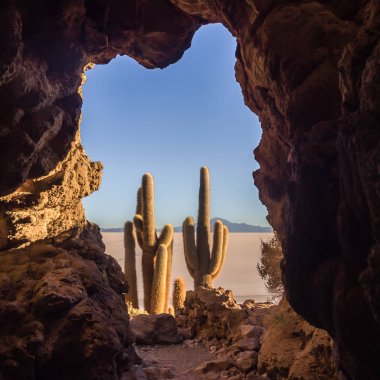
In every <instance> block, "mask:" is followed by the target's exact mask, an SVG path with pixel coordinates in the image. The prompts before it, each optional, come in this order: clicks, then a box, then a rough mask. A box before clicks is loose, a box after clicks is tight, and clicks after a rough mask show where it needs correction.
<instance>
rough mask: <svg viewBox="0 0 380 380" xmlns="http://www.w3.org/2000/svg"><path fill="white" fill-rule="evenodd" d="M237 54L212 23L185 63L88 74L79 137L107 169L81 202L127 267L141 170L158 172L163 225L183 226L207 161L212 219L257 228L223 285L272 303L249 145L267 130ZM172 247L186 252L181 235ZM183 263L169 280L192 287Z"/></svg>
mask: <svg viewBox="0 0 380 380" xmlns="http://www.w3.org/2000/svg"><path fill="white" fill-rule="evenodd" d="M235 50H236V40H235V39H234V38H233V37H232V36H231V34H230V33H229V31H228V30H227V29H226V28H225V27H224V26H222V25H221V24H214V25H207V26H203V27H202V28H201V29H199V30H198V31H197V33H196V34H195V36H194V38H193V41H192V46H191V48H190V49H189V50H187V51H186V53H185V55H184V56H183V57H182V58H181V60H180V61H179V62H177V63H175V64H174V65H171V66H169V67H167V68H165V69H164V70H158V69H156V70H147V69H146V68H144V67H143V66H141V65H139V64H138V63H137V62H136V61H134V60H133V59H132V58H129V57H127V56H123V57H120V56H118V57H116V58H114V59H113V60H112V61H111V62H109V63H108V64H107V65H97V66H94V67H93V68H91V69H90V70H88V71H86V73H85V74H86V83H85V84H84V86H83V89H82V91H83V107H82V121H81V141H82V144H83V147H84V148H85V151H86V153H87V154H88V156H89V157H90V159H92V160H99V161H101V162H102V164H103V174H102V184H101V186H100V188H99V190H97V191H96V192H94V193H92V194H91V195H90V196H89V197H87V198H84V199H83V204H84V208H85V211H86V217H87V219H88V220H90V221H91V222H95V223H96V224H97V225H99V226H100V227H101V228H102V229H103V231H102V233H103V238H104V242H105V245H106V253H108V254H111V255H112V256H113V257H115V258H116V259H117V260H118V262H119V264H120V265H121V266H122V268H124V247H122V241H123V237H122V234H121V233H120V230H121V231H122V227H123V225H124V223H125V221H126V220H132V219H133V216H134V213H135V207H136V205H135V198H136V191H137V189H138V187H139V186H140V181H141V177H142V174H143V173H145V172H150V173H152V174H153V176H154V178H155V209H156V213H155V215H156V224H157V227H158V228H159V229H160V228H162V227H163V226H164V225H165V224H166V223H170V224H172V225H173V226H174V227H177V228H178V227H179V226H182V223H183V220H184V219H185V218H186V217H187V216H189V215H192V216H193V217H194V218H196V215H197V213H198V187H199V169H200V167H201V166H203V165H206V166H208V167H209V170H210V177H211V187H212V192H211V212H212V214H211V218H222V219H225V220H228V221H230V222H233V223H237V224H241V223H245V224H247V225H248V226H236V225H235V226H234V227H235V229H236V230H235V231H232V232H237V233H238V232H242V231H251V232H252V231H255V232H253V235H252V234H249V235H250V236H248V235H246V236H245V237H243V236H242V237H241V238H240V240H239V239H238V237H237V235H235V234H234V235H233V238H230V244H231V245H232V247H231V252H229V256H230V257H228V256H227V261H226V264H225V266H224V271H223V272H222V273H221V276H220V278H218V279H217V281H216V286H222V287H224V288H227V289H232V290H233V291H234V296H235V299H237V300H239V301H244V300H245V299H255V300H256V301H266V300H267V299H268V297H269V294H268V293H267V290H266V289H265V286H264V283H263V281H262V280H261V279H260V277H259V276H258V274H257V271H256V265H257V263H258V258H259V252H260V242H261V240H260V239H263V240H267V239H269V237H270V236H271V233H270V228H269V226H268V222H267V221H266V209H265V207H264V206H263V205H262V204H261V202H260V201H259V198H258V193H257V189H256V188H255V186H254V184H253V180H252V176H251V173H252V172H253V171H254V170H256V169H257V168H258V164H257V162H256V161H254V158H253V155H252V148H253V147H255V146H257V145H258V143H259V140H260V138H261V128H260V125H259V121H258V119H257V117H256V116H255V115H254V114H252V112H251V111H250V110H249V109H248V108H247V107H246V106H245V105H244V102H243V97H242V94H241V88H240V86H239V85H238V83H237V82H236V79H235V71H234V65H235V60H236V59H235ZM234 227H233V228H234ZM239 228H240V230H239ZM115 230H116V231H118V232H113V233H110V231H115ZM259 231H261V232H262V235H260V236H259V235H258V233H259ZM174 244H175V247H177V248H176V252H175V255H179V256H183V254H184V253H183V252H182V248H180V246H181V244H182V236H181V234H177V235H176V236H175V242H174ZM137 250H138V252H137V256H138V257H139V256H140V255H141V252H140V251H139V249H138V247H137ZM232 257H234V258H235V259H234V260H232ZM238 257H239V259H238ZM182 259H183V257H181V258H176V259H175V263H174V264H175V265H174V271H173V275H172V278H175V277H178V276H181V277H184V278H185V280H186V283H187V284H188V286H189V287H190V288H191V287H192V282H193V281H192V279H191V277H190V275H189V274H188V272H187V270H186V268H185V263H184V260H182ZM138 260H139V261H140V260H141V259H140V258H139V259H138ZM244 263H245V264H244ZM239 265H240V266H239ZM140 271H141V268H140V263H139V262H138V272H140ZM238 273H240V276H238ZM138 277H139V278H138V282H139V285H140V289H139V295H140V296H142V290H141V288H142V284H141V281H140V280H141V276H138ZM141 303H142V302H141V299H140V304H141Z"/></svg>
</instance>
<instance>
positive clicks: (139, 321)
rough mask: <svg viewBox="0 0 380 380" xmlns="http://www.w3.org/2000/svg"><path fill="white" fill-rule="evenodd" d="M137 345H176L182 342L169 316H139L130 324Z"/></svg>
mask: <svg viewBox="0 0 380 380" xmlns="http://www.w3.org/2000/svg"><path fill="white" fill-rule="evenodd" d="M130 326H131V329H132V331H133V332H134V333H135V336H136V343H137V344H147V345H152V344H177V343H180V342H181V341H182V338H181V336H180V335H179V333H178V329H177V326H176V321H175V319H174V317H173V316H172V315H170V314H157V315H156V314H150V315H149V314H140V315H136V316H135V317H134V318H133V319H132V320H131V322H130Z"/></svg>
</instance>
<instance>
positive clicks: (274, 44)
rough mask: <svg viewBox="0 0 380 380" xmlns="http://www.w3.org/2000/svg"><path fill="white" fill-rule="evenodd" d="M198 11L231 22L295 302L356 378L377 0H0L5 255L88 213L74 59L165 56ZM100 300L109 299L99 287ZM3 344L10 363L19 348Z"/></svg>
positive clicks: (372, 162)
mask: <svg viewBox="0 0 380 380" xmlns="http://www.w3.org/2000/svg"><path fill="white" fill-rule="evenodd" d="M208 22H221V23H223V24H224V25H225V26H226V27H227V28H228V29H229V30H230V31H231V33H232V34H233V35H234V36H235V37H236V39H237V43H238V47H237V52H236V57H237V63H236V78H237V80H238V81H239V83H240V85H241V87H242V91H243V95H244V99H245V102H246V104H247V106H248V107H250V109H251V110H252V111H254V112H255V113H257V114H258V115H259V117H260V121H261V124H262V127H263V136H262V140H261V143H260V145H259V147H258V148H257V149H256V150H255V157H256V159H257V160H258V161H259V163H260V169H259V170H258V171H257V172H256V173H255V174H254V178H255V183H256V185H257V186H258V188H259V192H260V198H261V200H262V201H263V202H264V204H265V205H266V206H267V208H268V212H269V221H270V223H271V225H272V226H273V227H274V229H275V230H276V231H277V232H278V233H279V235H280V238H281V241H282V244H283V248H284V252H285V260H284V263H283V274H284V280H285V285H286V292H287V297H288V299H289V302H290V303H291V304H292V306H293V307H294V308H295V310H296V311H297V312H298V313H300V314H302V315H303V316H304V317H305V318H306V319H307V320H308V321H309V322H311V323H312V324H314V325H316V326H318V327H321V328H324V329H327V330H328V332H329V333H330V335H331V336H332V337H333V338H334V339H335V341H336V343H337V346H338V350H339V353H340V358H341V361H342V365H343V367H344V369H345V371H346V372H347V374H348V375H349V376H350V377H351V378H355V379H366V380H367V379H378V378H379V377H380V362H379V360H378V352H380V342H379V341H380V338H379V336H380V334H379V317H380V302H379V300H380V279H379V273H380V258H379V256H380V248H379V247H380V244H379V239H380V179H379V178H380V175H379V157H380V148H379V134H380V131H379V128H378V126H379V116H380V115H379V109H380V107H379V106H380V105H379V102H380V96H379V92H380V91H379V77H380V65H379V57H380V43H379V4H378V2H377V1H375V0H367V1H366V0H360V1H343V0H333V1H330V2H326V1H322V0H319V1H303V2H298V1H295V0H289V1H286V2H284V1H263V0H242V1H235V0H226V1H221V0H215V1H212V2H211V1H207V0H197V1H189V0H171V1H169V0H158V1H157V0H155V1H153V0H147V1H142V0H141V1H140V0H131V1H127V2H125V1H121V0H115V1H112V2H109V1H105V0H99V1H95V2H92V1H85V0H80V1H76V0H75V1H74V0H69V1H63V0H60V1H55V2H26V3H25V4H24V3H23V4H22V5H20V3H19V2H16V1H12V0H9V1H3V2H2V3H1V4H0V25H1V28H0V39H1V41H2V50H1V53H0V109H1V112H0V178H1V181H0V196H2V198H1V200H0V249H2V250H3V251H5V252H4V253H2V254H1V255H0V267H4V266H5V264H4V263H5V262H6V261H7V260H9V257H10V256H9V255H12V254H15V253H12V251H8V250H9V248H11V247H24V248H25V249H26V248H27V247H28V245H29V244H30V243H32V242H35V243H33V244H36V243H37V242H41V241H44V242H45V243H47V244H53V243H54V241H55V244H57V245H62V244H64V242H65V239H67V238H68V237H69V236H71V235H72V233H74V232H73V231H78V233H80V231H81V230H83V228H84V227H85V225H86V222H85V216H84V214H83V209H82V206H81V204H80V198H81V197H83V196H85V195H88V194H89V193H90V192H91V191H93V190H95V189H96V188H97V186H99V179H100V169H101V168H100V165H99V164H96V163H90V161H89V160H88V159H87V158H86V156H85V154H84V152H83V151H82V148H81V147H80V145H79V144H80V143H79V141H78V140H76V136H77V133H78V128H79V118H80V108H81V103H82V99H81V96H80V86H81V83H82V74H83V70H84V67H85V66H86V65H87V64H89V63H91V62H92V63H106V62H108V61H109V60H110V59H112V58H113V57H115V56H116V55H117V54H128V55H130V56H132V57H134V58H135V59H136V60H137V61H138V62H140V63H141V64H143V65H145V66H146V67H148V68H153V67H161V68H163V67H165V66H167V65H168V64H171V63H174V62H176V61H177V60H178V59H179V58H180V57H181V56H182V54H183V52H184V50H185V49H187V48H188V47H189V46H190V43H191V39H192V36H193V34H194V32H195V31H196V30H197V29H198V28H199V27H200V26H201V25H202V24H205V23H208ZM126 91H128V89H126ZM75 141H76V142H75ZM46 240H47V241H46ZM37 244H39V243H37ZM93 244H94V245H95V246H97V245H99V244H100V243H99V242H97V240H96V239H94V241H93ZM24 248H23V249H24ZM20 257H22V255H20ZM41 257H43V254H42V253H41ZM3 261H4V263H3ZM92 261H93V263H95V264H94V265H96V266H99V265H100V264H99V263H97V261H96V260H93V259H92ZM73 270H74V269H73ZM74 271H75V270H74ZM46 274H47V273H46ZM99 281H100V280H99ZM104 286H108V285H104ZM78 287H79V285H78ZM16 290H17V288H16V287H15V288H14V289H13V291H15V292H16ZM108 290H109V291H111V290H110V289H108ZM19 291H20V292H22V291H21V290H19ZM16 293H17V292H16ZM16 293H15V294H16ZM16 295H17V294H16ZM29 297H33V294H30V295H29ZM4 299H5V300H7V299H8V298H4ZM2 302H6V301H2ZM7 302H9V303H11V302H13V301H11V300H9V301H7ZM6 306H7V304H6V303H5V304H4V303H3V306H2V308H4V307H6ZM98 307H99V309H98V310H100V312H101V313H103V315H107V311H106V310H107V305H106V302H105V300H99V303H98ZM26 312H27V313H32V311H30V310H29V309H28V310H27V311H26ZM51 318H52V320H53V319H54V318H58V317H56V315H54V316H53V317H51ZM62 318H63V320H65V317H62ZM115 318H116V317H115ZM118 318H120V323H122V322H123V321H124V319H123V318H124V316H122V314H120V315H119V316H118ZM9 334H11V333H10V332H9ZM26 334H30V335H31V334H32V333H26ZM68 334H69V335H70V334H71V333H70V332H68ZM73 335H74V333H73ZM77 335H78V334H77ZM97 338H98V339H99V341H102V340H103V339H104V341H106V340H107V338H106V336H105V335H104V334H100V335H99V336H98V337H97ZM62 339H63V338H62ZM123 350H124V348H123V347H121V346H119V353H120V355H121V353H122V352H123ZM12 355H13V359H12V360H14V361H15V363H16V364H15V366H17V363H19V362H20V361H21V360H22V359H21V358H20V357H19V356H17V355H16V353H14V354H11V356H12ZM33 360H34V359H33ZM86 360H87V359H86ZM88 360H90V359H88ZM99 365H100V364H99ZM115 368H116V367H115ZM115 371H118V370H117V368H116V369H115ZM115 373H116V372H115ZM36 378H41V376H40V375H39V374H37V375H36Z"/></svg>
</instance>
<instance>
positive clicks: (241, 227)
mask: <svg viewBox="0 0 380 380" xmlns="http://www.w3.org/2000/svg"><path fill="white" fill-rule="evenodd" d="M217 220H220V221H221V222H222V223H223V224H224V225H225V226H227V227H228V230H229V231H230V232H272V231H273V230H272V227H262V226H252V225H250V224H246V223H233V222H230V221H229V220H226V219H223V218H213V219H211V230H212V231H213V230H214V224H215V222H216V221H217ZM101 231H102V232H123V228H101ZM174 231H175V232H182V226H181V227H174Z"/></svg>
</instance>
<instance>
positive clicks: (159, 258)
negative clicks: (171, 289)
mask: <svg viewBox="0 0 380 380" xmlns="http://www.w3.org/2000/svg"><path fill="white" fill-rule="evenodd" d="M167 263H168V251H167V248H166V246H165V245H163V244H161V245H160V246H159V247H158V250H157V254H156V265H155V271H154V277H153V284H152V293H151V308H150V313H151V314H160V313H163V312H164V307H165V295H166V272H167Z"/></svg>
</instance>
